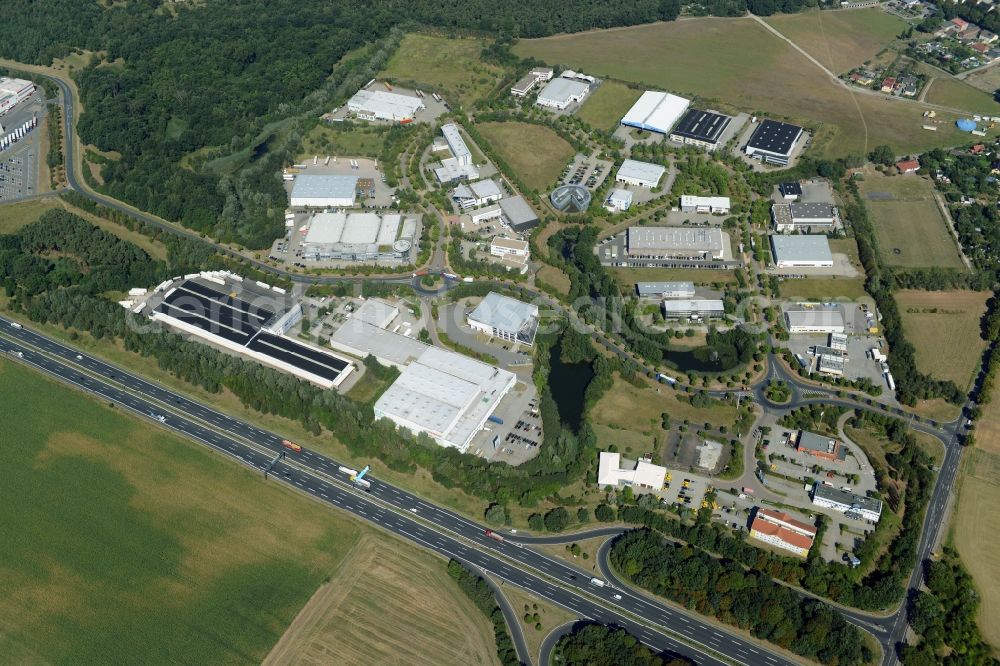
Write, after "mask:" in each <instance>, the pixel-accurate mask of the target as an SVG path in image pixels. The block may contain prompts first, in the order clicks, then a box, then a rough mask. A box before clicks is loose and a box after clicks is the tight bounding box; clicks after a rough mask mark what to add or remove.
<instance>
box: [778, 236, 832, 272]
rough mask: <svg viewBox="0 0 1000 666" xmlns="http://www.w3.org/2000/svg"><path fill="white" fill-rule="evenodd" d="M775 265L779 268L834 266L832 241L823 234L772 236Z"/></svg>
mask: <svg viewBox="0 0 1000 666" xmlns="http://www.w3.org/2000/svg"><path fill="white" fill-rule="evenodd" d="M771 249H772V250H773V253H774V265H775V266H777V267H778V268H832V267H833V254H831V253H830V243H829V241H828V240H827V238H826V236H824V235H822V234H803V235H794V236H781V235H778V234H775V235H773V236H771Z"/></svg>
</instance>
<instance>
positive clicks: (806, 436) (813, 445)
mask: <svg viewBox="0 0 1000 666" xmlns="http://www.w3.org/2000/svg"><path fill="white" fill-rule="evenodd" d="M795 449H796V450H797V451H800V452H802V453H808V454H809V455H811V456H813V457H815V458H822V459H823V460H829V461H831V462H842V461H844V460H846V459H847V449H846V448H845V447H844V445H843V444H841V443H840V442H838V441H837V440H835V439H833V438H831V437H825V436H823V435H817V434H816V433H814V432H809V431H807V430H800V431H799V437H798V440H797V441H796V443H795Z"/></svg>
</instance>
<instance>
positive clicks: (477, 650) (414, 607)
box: [263, 535, 498, 666]
mask: <svg viewBox="0 0 1000 666" xmlns="http://www.w3.org/2000/svg"><path fill="white" fill-rule="evenodd" d="M386 546H387V543H386V540H385V539H384V538H382V537H377V536H374V535H369V536H362V537H361V539H360V540H359V541H358V542H357V544H356V545H355V546H354V548H353V549H352V550H351V552H350V553H349V554H348V555H347V557H346V558H345V559H344V561H343V563H342V564H341V565H340V567H338V569H337V570H336V572H335V573H334V574H333V575H332V576H331V577H330V580H329V581H328V582H326V583H324V585H323V586H322V587H321V588H320V589H319V590H318V591H317V592H316V594H315V595H314V596H313V598H312V599H310V601H309V603H308V604H306V605H305V607H304V608H303V609H302V611H301V612H300V613H299V614H298V616H297V617H296V618H295V620H294V622H292V624H291V626H290V627H289V628H288V631H287V632H286V633H285V635H284V636H282V638H281V640H280V641H279V642H278V644H277V645H276V646H275V647H274V649H273V650H272V651H271V653H270V654H269V655H268V656H267V659H265V660H264V662H263V663H264V664H265V665H266V666H277V665H278V664H289V663H295V664H303V665H309V664H316V665H319V664H338V666H365V665H367V664H413V665H414V666H438V665H440V664H449V665H453V666H466V665H469V666H474V665H477V664H481V665H489V666H493V665H494V664H497V663H498V660H497V656H496V643H495V641H494V638H493V626H492V625H491V624H490V622H489V621H488V620H487V619H486V616H485V615H483V613H482V612H481V611H480V610H479V609H478V608H476V607H475V605H474V604H473V603H472V601H471V600H470V599H469V598H468V597H467V596H465V595H464V594H463V593H462V591H461V590H460V589H459V588H458V586H457V585H456V584H455V582H454V581H453V580H451V578H449V577H448V574H447V572H446V571H445V562H444V560H442V559H440V558H437V557H435V556H433V555H431V554H430V553H425V552H422V551H420V550H418V549H417V548H416V547H414V546H410V545H408V544H403V543H402V542H398V543H393V544H391V547H386Z"/></svg>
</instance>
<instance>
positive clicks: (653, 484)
mask: <svg viewBox="0 0 1000 666" xmlns="http://www.w3.org/2000/svg"><path fill="white" fill-rule="evenodd" d="M623 464H624V466H623ZM666 478H667V468H666V467H662V466H660V465H654V464H653V463H651V462H649V461H648V460H638V461H636V462H635V463H634V464H633V463H631V462H629V461H626V460H624V459H623V458H622V457H621V454H619V453H611V452H609V451H601V453H600V455H599V456H598V462H597V485H598V486H599V487H600V488H607V487H609V486H610V487H611V488H619V487H621V486H631V487H632V488H633V489H635V490H652V491H656V490H661V489H662V488H663V482H664V480H665V479H666Z"/></svg>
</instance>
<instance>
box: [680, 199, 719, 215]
mask: <svg viewBox="0 0 1000 666" xmlns="http://www.w3.org/2000/svg"><path fill="white" fill-rule="evenodd" d="M681 210H682V211H684V212H685V213H713V214H715V215H729V197H696V196H693V195H690V194H682V195H681Z"/></svg>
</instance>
